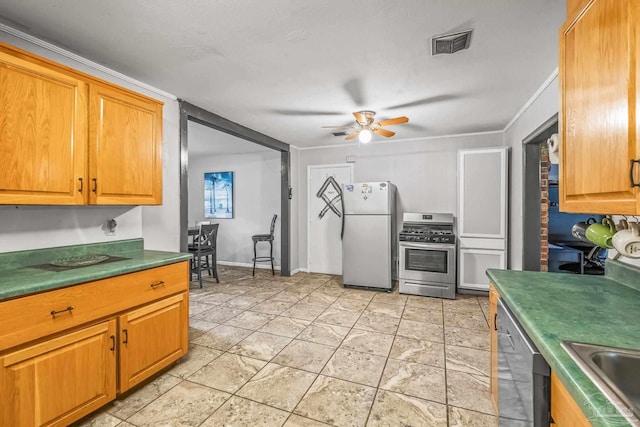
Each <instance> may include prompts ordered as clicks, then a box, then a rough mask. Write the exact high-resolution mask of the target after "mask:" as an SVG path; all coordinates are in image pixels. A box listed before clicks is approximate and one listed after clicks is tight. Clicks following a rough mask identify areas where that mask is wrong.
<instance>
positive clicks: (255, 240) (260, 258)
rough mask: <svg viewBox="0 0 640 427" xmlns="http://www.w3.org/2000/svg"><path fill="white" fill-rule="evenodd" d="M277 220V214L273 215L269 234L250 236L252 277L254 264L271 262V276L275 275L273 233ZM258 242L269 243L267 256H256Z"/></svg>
mask: <svg viewBox="0 0 640 427" xmlns="http://www.w3.org/2000/svg"><path fill="white" fill-rule="evenodd" d="M277 219H278V214H273V218H272V219H271V228H270V230H269V234H255V235H253V236H251V239H252V240H253V275H254V276H255V275H256V262H267V261H270V262H271V274H272V275H274V276H275V275H276V272H275V270H274V268H273V231H274V230H275V228H276V220H277ZM258 242H269V256H266V255H265V256H258V253H257V246H258Z"/></svg>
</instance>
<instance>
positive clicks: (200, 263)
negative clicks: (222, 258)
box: [189, 224, 220, 287]
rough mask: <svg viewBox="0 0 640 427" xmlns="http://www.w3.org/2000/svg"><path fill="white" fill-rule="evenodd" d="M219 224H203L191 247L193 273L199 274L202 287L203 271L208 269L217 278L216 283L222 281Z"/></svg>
mask: <svg viewBox="0 0 640 427" xmlns="http://www.w3.org/2000/svg"><path fill="white" fill-rule="evenodd" d="M218 226H219V224H202V225H200V228H199V230H200V231H199V233H198V235H197V236H196V237H195V239H194V243H193V245H192V246H190V247H189V252H190V253H191V254H192V256H193V258H192V260H191V274H197V275H198V282H199V283H200V287H202V271H203V270H206V271H207V272H208V273H209V276H211V275H213V276H214V277H215V278H216V283H220V279H219V278H218V266H217V248H216V242H217V238H218ZM209 258H211V260H209Z"/></svg>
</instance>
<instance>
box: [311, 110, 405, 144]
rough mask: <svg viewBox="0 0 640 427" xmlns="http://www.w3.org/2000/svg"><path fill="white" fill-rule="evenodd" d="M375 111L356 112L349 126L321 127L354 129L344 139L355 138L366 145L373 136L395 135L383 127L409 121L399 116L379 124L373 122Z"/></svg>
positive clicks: (327, 127)
mask: <svg viewBox="0 0 640 427" xmlns="http://www.w3.org/2000/svg"><path fill="white" fill-rule="evenodd" d="M375 115H376V113H375V111H370V110H362V111H356V112H354V113H353V117H355V118H356V124H355V125H351V126H322V127H323V128H326V129H354V131H353V132H352V133H351V134H350V135H348V136H347V137H346V138H345V139H346V140H349V139H353V138H355V137H356V136H357V137H358V139H359V140H360V142H362V143H367V142H369V141H371V137H372V136H373V134H374V133H375V134H377V135H382V136H384V137H385V138H391V137H392V136H393V135H395V134H396V133H395V132H392V131H390V130H387V129H383V127H384V126H390V125H399V124H402V123H407V122H408V121H409V118H408V117H405V116H400V117H395V118H393V119H387V120H381V121H379V122H376V121H374V119H375Z"/></svg>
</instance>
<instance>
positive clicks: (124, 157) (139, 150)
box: [89, 84, 162, 205]
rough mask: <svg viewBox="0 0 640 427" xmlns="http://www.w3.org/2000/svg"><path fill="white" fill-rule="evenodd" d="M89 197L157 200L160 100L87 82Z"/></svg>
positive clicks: (111, 201) (115, 201)
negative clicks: (88, 96)
mask: <svg viewBox="0 0 640 427" xmlns="http://www.w3.org/2000/svg"><path fill="white" fill-rule="evenodd" d="M89 134H90V144H89V151H90V154H89V173H90V178H91V182H90V186H91V192H90V194H89V195H90V203H91V204H101V205H134V204H135V205H156V204H161V203H162V163H161V150H162V148H161V144H162V104H161V103H159V102H157V101H153V100H150V99H148V98H143V97H141V96H138V95H136V94H133V93H131V92H127V91H125V90H121V89H117V88H114V87H110V86H106V85H104V86H103V85H99V84H92V85H91V86H90V115H89Z"/></svg>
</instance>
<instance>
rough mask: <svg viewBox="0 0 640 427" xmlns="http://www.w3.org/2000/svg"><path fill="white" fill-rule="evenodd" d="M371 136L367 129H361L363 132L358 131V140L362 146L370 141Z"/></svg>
mask: <svg viewBox="0 0 640 427" xmlns="http://www.w3.org/2000/svg"><path fill="white" fill-rule="evenodd" d="M372 136H373V134H372V133H371V131H370V130H369V129H363V130H361V131H360V134H359V135H358V139H359V140H360V142H362V143H363V144H366V143H367V142H369V141H371V137H372Z"/></svg>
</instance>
